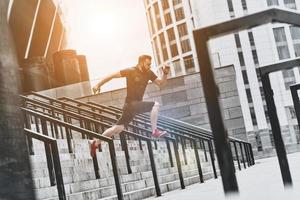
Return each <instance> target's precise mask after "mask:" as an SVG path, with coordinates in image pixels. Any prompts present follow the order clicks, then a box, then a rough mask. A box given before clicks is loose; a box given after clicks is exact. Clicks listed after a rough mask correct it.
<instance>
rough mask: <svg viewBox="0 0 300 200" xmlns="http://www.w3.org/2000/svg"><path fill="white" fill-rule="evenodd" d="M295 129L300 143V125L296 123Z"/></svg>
mask: <svg viewBox="0 0 300 200" xmlns="http://www.w3.org/2000/svg"><path fill="white" fill-rule="evenodd" d="M294 131H295V135H296V139H297V144H299V143H300V130H299V125H294Z"/></svg>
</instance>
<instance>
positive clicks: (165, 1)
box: [161, 0, 170, 10]
mask: <svg viewBox="0 0 300 200" xmlns="http://www.w3.org/2000/svg"><path fill="white" fill-rule="evenodd" d="M161 5H162V8H163V10H167V9H168V8H170V5H169V1H168V0H162V1H161Z"/></svg>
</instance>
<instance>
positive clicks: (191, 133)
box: [38, 94, 255, 174]
mask: <svg viewBox="0 0 300 200" xmlns="http://www.w3.org/2000/svg"><path fill="white" fill-rule="evenodd" d="M38 95H39V94H38ZM60 99H61V100H66V101H69V102H73V103H76V104H77V105H78V106H87V107H90V108H91V109H99V108H101V110H99V111H100V112H111V111H115V112H118V113H119V116H120V114H121V110H120V109H119V108H117V107H111V106H109V107H108V106H104V105H100V104H96V103H93V102H88V103H84V102H80V101H77V100H73V99H70V98H68V97H62V98H60ZM103 109H110V110H111V111H107V110H103ZM138 117H139V119H141V120H147V119H145V118H149V116H148V117H145V115H144V114H140V115H139V116H138ZM176 121H177V120H176ZM134 122H140V121H138V120H134ZM141 123H142V125H148V126H150V124H148V123H146V122H141ZM162 123H163V124H160V126H162V127H164V128H168V129H170V128H171V129H174V128H173V127H174V126H177V127H178V125H177V124H172V126H170V125H165V123H164V122H162ZM184 128H185V127H179V129H180V132H181V133H184V134H187V135H189V136H191V137H196V138H198V139H200V140H205V141H207V142H208V145H209V146H210V145H211V144H210V140H211V139H212V136H211V137H209V136H207V135H204V137H205V136H206V137H208V138H209V139H205V138H203V135H202V134H201V136H200V135H199V134H198V131H196V130H191V129H188V130H182V129H184ZM195 128H196V127H195ZM199 129H200V130H201V131H202V129H201V128H199ZM171 133H173V134H174V132H173V131H172V132H171ZM175 134H177V135H180V136H182V134H179V133H175ZM230 142H232V143H233V144H235V143H236V142H237V143H242V144H243V145H244V150H245V155H246V156H247V159H246V160H247V162H248V166H250V165H253V164H255V163H254V156H253V152H252V148H249V147H248V146H251V144H250V143H248V142H245V141H242V140H238V139H235V138H231V141H230ZM242 144H240V145H242ZM204 147H205V146H204ZM248 148H249V149H251V151H250V154H247V153H246V149H248ZM204 151H205V149H204ZM241 151H242V148H241ZM210 153H211V152H210ZM235 153H236V157H237V158H238V153H237V151H236V152H235ZM241 153H242V152H241ZM183 154H184V159H185V161H186V155H185V150H184V148H183ZM205 156H206V151H205ZM248 156H249V158H248ZM242 158H243V156H242ZM206 159H207V158H206ZM242 161H243V162H245V161H244V160H242ZM213 164H214V163H213ZM238 164H239V161H238ZM244 165H245V163H244ZM212 167H213V168H214V166H212ZM239 169H240V167H239ZM214 172H215V174H216V171H215V170H214Z"/></svg>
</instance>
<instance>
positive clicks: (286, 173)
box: [261, 74, 293, 186]
mask: <svg viewBox="0 0 300 200" xmlns="http://www.w3.org/2000/svg"><path fill="white" fill-rule="evenodd" d="M261 80H262V83H263V89H264V93H265V98H266V103H267V108H268V114H269V116H270V123H271V127H272V132H273V136H274V143H275V148H276V152H277V156H278V162H279V166H280V169H281V176H282V179H283V184H284V185H285V186H288V185H292V184H293V181H292V177H291V172H290V168H289V163H288V160H287V156H286V151H285V147H284V143H283V139H282V136H281V129H280V124H279V120H278V117H277V113H276V106H275V102H274V98H273V95H274V93H273V90H272V88H271V83H270V78H269V74H264V75H262V77H261Z"/></svg>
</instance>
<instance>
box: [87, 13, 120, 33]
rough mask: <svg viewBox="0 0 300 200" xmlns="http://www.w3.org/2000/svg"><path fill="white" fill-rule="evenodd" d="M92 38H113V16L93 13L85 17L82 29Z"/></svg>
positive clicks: (111, 14)
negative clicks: (85, 21) (85, 20)
mask: <svg viewBox="0 0 300 200" xmlns="http://www.w3.org/2000/svg"><path fill="white" fill-rule="evenodd" d="M82 31H84V32H85V33H86V35H89V36H91V37H92V38H103V39H104V38H110V37H113V34H114V32H115V31H116V30H115V16H114V14H113V13H110V12H94V13H91V14H90V15H89V16H88V17H87V23H86V24H84V27H83V29H82Z"/></svg>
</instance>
